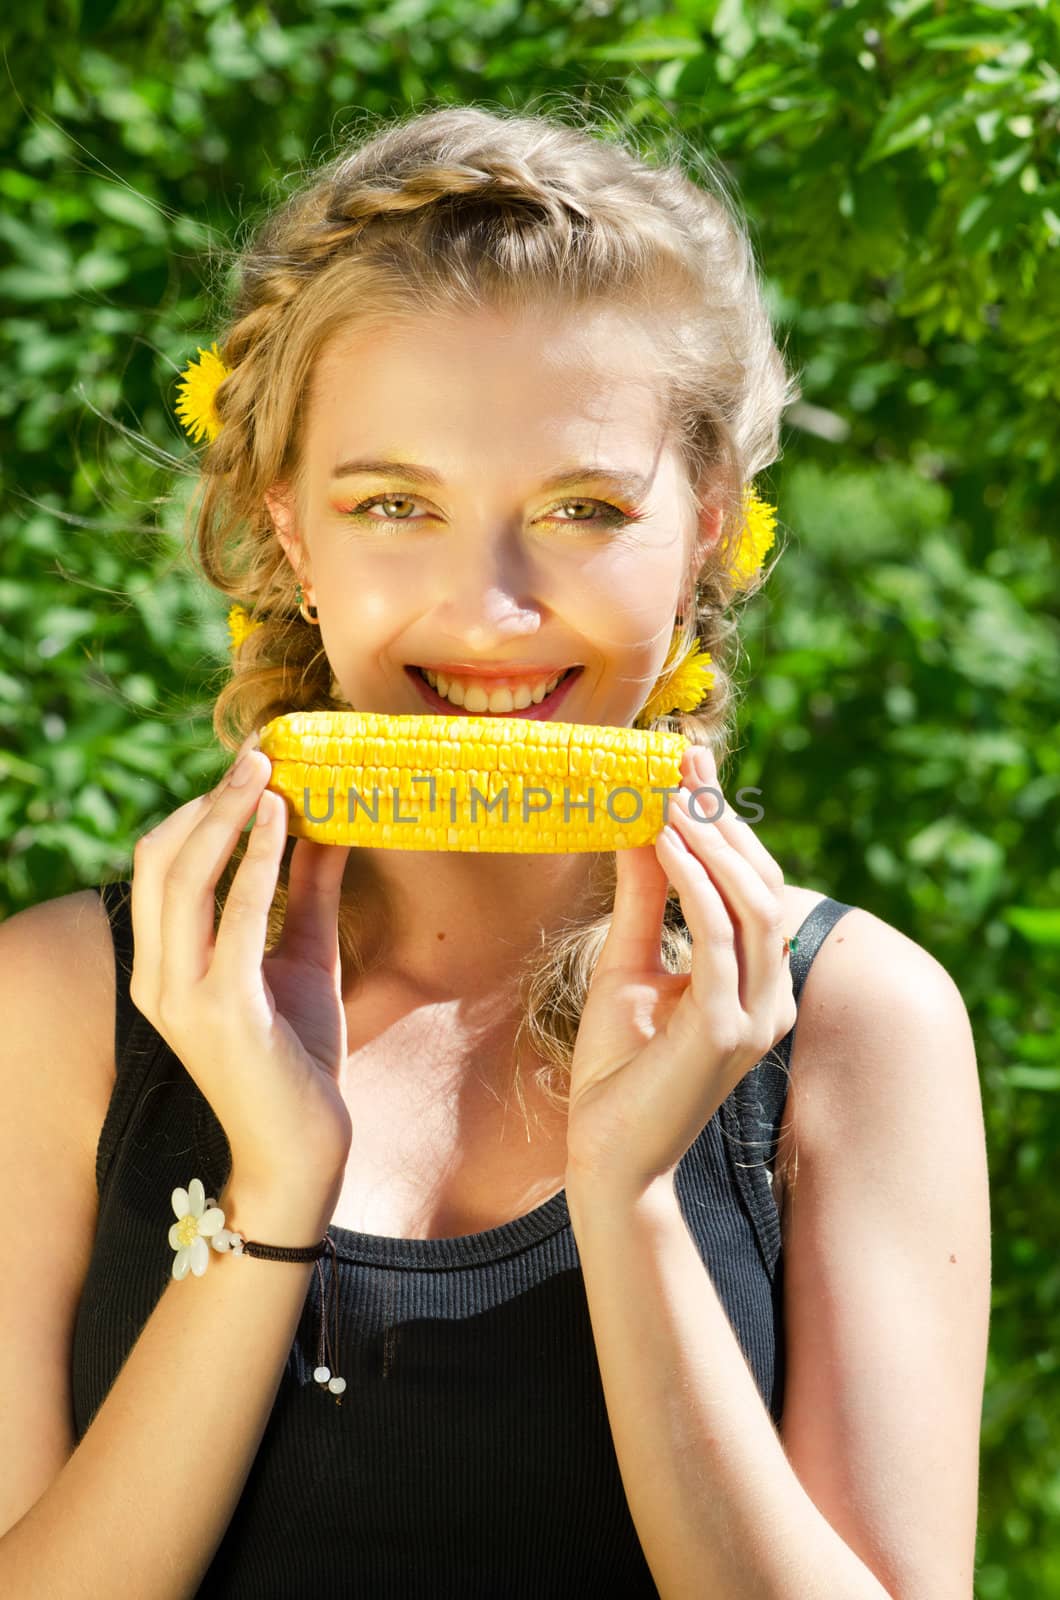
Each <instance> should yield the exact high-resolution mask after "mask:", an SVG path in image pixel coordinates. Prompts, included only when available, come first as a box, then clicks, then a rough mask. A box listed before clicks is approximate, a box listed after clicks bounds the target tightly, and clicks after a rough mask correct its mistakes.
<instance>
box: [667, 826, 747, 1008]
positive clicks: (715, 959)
mask: <svg viewBox="0 0 1060 1600" xmlns="http://www.w3.org/2000/svg"><path fill="white" fill-rule="evenodd" d="M672 814H673V808H671V815H672ZM655 848H656V850H657V851H658V853H659V860H660V862H661V863H662V865H663V867H664V868H665V870H666V872H667V874H668V876H669V878H670V881H671V882H672V884H673V886H674V888H675V889H676V890H677V893H678V895H679V896H680V900H681V911H682V914H683V915H684V919H685V922H686V924H687V926H688V930H689V932H690V933H691V935H692V984H691V989H692V994H693V997H694V998H695V1001H696V1004H697V1006H699V1007H701V1008H702V1009H703V1010H704V1011H706V1010H708V1009H710V1008H711V1007H713V1008H714V1009H715V1011H717V1010H718V1009H719V1004H720V1005H724V1003H725V999H726V997H727V996H729V995H732V996H735V997H738V996H739V993H740V961H739V952H738V950H737V945H736V930H735V928H734V927H733V923H732V918H731V917H730V915H729V911H728V907H727V906H726V904H725V901H724V899H723V898H722V896H721V894H720V893H719V891H718V889H717V887H716V885H715V884H714V883H713V882H712V881H711V877H710V874H709V872H708V871H707V869H706V868H705V867H704V865H703V863H702V862H701V861H700V860H699V859H698V857H697V856H696V855H695V853H694V852H693V850H692V849H691V847H690V846H689V845H687V844H686V843H685V842H684V841H683V839H682V837H681V836H680V834H678V833H676V831H674V832H673V833H672V832H671V830H670V828H664V829H663V830H662V832H661V833H660V834H659V837H658V838H657V839H656V841H655Z"/></svg>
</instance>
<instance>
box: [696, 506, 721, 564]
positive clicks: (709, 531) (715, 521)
mask: <svg viewBox="0 0 1060 1600" xmlns="http://www.w3.org/2000/svg"><path fill="white" fill-rule="evenodd" d="M724 520H725V511H724V508H723V507H722V506H704V507H703V509H702V511H700V512H699V513H698V516H697V521H696V550H695V564H696V567H697V569H698V568H699V567H700V566H701V565H702V563H703V562H704V561H705V560H706V558H707V556H708V555H709V554H710V552H711V551H712V550H713V548H714V546H715V545H716V544H717V542H718V540H719V538H720V537H721V525H722V523H723V521H724Z"/></svg>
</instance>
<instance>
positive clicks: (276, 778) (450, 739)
mask: <svg viewBox="0 0 1060 1600" xmlns="http://www.w3.org/2000/svg"><path fill="white" fill-rule="evenodd" d="M259 737H260V745H261V749H262V750H264V752H265V754H266V755H267V756H268V757H269V759H270V761H271V762H272V775H271V777H270V779H269V783H268V787H269V788H270V789H272V790H273V791H274V792H275V793H276V794H280V795H282V796H283V798H284V799H285V800H286V801H287V803H288V823H287V831H288V833H289V834H293V835H295V836H296V837H298V838H309V839H316V840H318V841H319V842H320V843H322V844H344V845H345V844H353V845H369V846H372V847H375V848H380V847H381V848H384V849H387V848H388V849H393V850H479V851H507V852H510V853H513V854H534V853H545V852H548V853H553V854H559V853H567V852H569V851H575V850H622V849H628V848H630V847H632V846H635V845H642V844H651V843H653V842H654V840H655V839H656V838H657V836H658V834H659V832H660V830H661V829H662V826H663V823H664V822H665V820H666V816H665V813H664V800H665V795H666V793H667V791H676V790H677V789H678V788H679V787H680V784H681V761H682V758H683V755H684V751H685V749H686V747H687V745H688V743H689V741H688V740H687V739H686V738H685V737H684V735H683V734H679V733H667V732H663V731H649V730H646V729H640V728H625V727H620V728H616V727H597V726H595V725H592V724H587V723H575V722H547V721H535V720H534V719H533V718H529V717H488V716H466V715H465V716H460V715H454V716H451V717H450V716H444V715H442V714H439V715H425V716H413V715H399V714H394V715H391V714H390V713H384V712H374V711H294V712H289V713H287V714H286V715H285V716H280V717H274V718H273V720H272V721H271V722H267V723H266V724H265V726H264V727H263V728H262V729H261V732H260V736H259ZM432 780H433V782H432ZM590 801H591V805H592V809H591V810H590V809H589V803H590ZM432 802H433V804H432ZM524 802H525V803H524ZM505 804H506V805H507V811H505Z"/></svg>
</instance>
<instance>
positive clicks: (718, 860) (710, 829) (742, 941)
mask: <svg viewBox="0 0 1060 1600" xmlns="http://www.w3.org/2000/svg"><path fill="white" fill-rule="evenodd" d="M690 804H694V801H690V798H689V795H688V791H687V790H685V789H684V788H682V790H681V791H680V792H679V793H678V794H677V795H676V796H675V803H674V805H673V806H672V807H671V811H670V815H671V817H672V819H673V822H674V826H675V827H676V828H677V830H678V832H679V833H680V835H681V838H682V839H683V840H684V841H685V842H686V844H687V845H688V848H689V849H690V850H691V852H692V854H693V856H694V857H695V859H696V860H697V861H698V862H699V863H700V864H701V866H702V868H703V870H704V872H705V873H706V874H707V875H708V877H710V878H711V880H712V882H713V884H714V886H715V888H716V890H717V891H718V893H719V894H720V895H721V897H722V901H723V903H724V905H725V907H726V910H727V912H728V914H729V916H730V918H731V920H732V921H733V923H734V925H735V926H734V933H735V936H736V943H737V959H738V963H739V968H740V972H741V975H742V979H743V982H742V987H741V989H740V991H739V998H740V1004H741V1006H742V1007H743V1008H744V1010H745V1011H747V1012H752V1011H754V1010H755V1009H756V1008H758V1007H761V1006H764V1005H766V1004H768V1005H769V1006H770V1007H771V1006H772V1001H773V996H774V994H775V991H776V980H777V972H778V970H779V967H780V964H781V961H782V959H783V942H782V939H781V936H780V930H779V909H778V906H777V902H776V899H775V897H774V896H773V894H772V893H771V891H770V890H769V889H767V888H766V885H765V884H764V883H763V882H762V879H761V877H760V876H759V874H758V873H757V872H756V870H755V868H754V867H753V866H751V864H750V862H748V861H747V860H745V859H744V857H743V856H742V855H741V854H740V852H739V851H738V850H735V849H734V848H733V846H732V845H731V844H729V843H728V841H727V840H726V839H725V837H724V836H723V835H722V834H721V833H720V832H719V831H718V827H717V825H716V823H713V822H703V821H700V820H699V818H698V817H694V816H693V815H691V814H690V811H689V809H688V807H689V805H690Z"/></svg>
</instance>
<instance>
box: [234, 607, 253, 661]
mask: <svg viewBox="0 0 1060 1600" xmlns="http://www.w3.org/2000/svg"><path fill="white" fill-rule="evenodd" d="M260 627H261V623H260V622H251V620H250V614H249V612H247V610H246V609H245V608H244V607H243V606H238V605H237V606H233V607H232V609H231V611H229V613H228V635H229V638H230V639H231V641H232V654H233V655H235V653H236V651H237V650H238V649H239V647H240V645H241V644H242V643H243V640H244V639H245V638H246V636H247V634H248V633H253V632H254V629H255V628H260Z"/></svg>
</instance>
